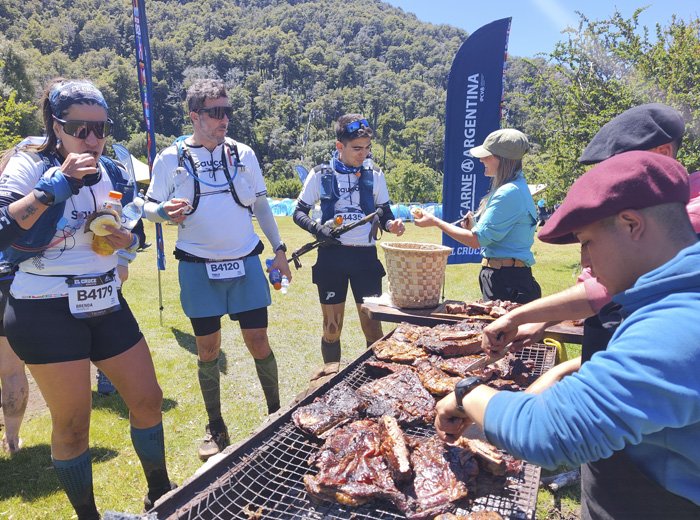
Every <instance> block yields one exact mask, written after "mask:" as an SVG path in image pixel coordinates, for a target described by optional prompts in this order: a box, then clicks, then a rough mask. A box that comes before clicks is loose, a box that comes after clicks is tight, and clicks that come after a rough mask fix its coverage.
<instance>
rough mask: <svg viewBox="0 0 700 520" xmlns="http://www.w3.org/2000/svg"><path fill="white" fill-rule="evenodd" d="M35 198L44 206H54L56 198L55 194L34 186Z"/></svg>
mask: <svg viewBox="0 0 700 520" xmlns="http://www.w3.org/2000/svg"><path fill="white" fill-rule="evenodd" d="M34 198H35V199H36V200H38V201H39V202H40V203H41V204H43V205H44V206H52V205H53V203H54V200H55V199H54V196H53V194H51V193H46V192H45V191H42V190H37V189H36V188H34Z"/></svg>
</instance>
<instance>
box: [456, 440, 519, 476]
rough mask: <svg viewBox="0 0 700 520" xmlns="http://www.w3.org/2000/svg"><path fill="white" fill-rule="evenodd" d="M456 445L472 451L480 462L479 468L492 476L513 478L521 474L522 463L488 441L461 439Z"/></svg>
mask: <svg viewBox="0 0 700 520" xmlns="http://www.w3.org/2000/svg"><path fill="white" fill-rule="evenodd" d="M455 445H456V446H460V447H462V448H465V449H467V450H469V451H471V452H472V453H473V454H474V456H475V457H476V459H477V461H479V467H480V468H481V469H482V470H483V471H486V472H488V473H490V474H491V475H495V476H498V477H502V476H506V475H511V476H512V475H517V474H518V473H520V470H521V469H522V461H520V460H518V459H516V458H515V457H513V456H512V455H509V454H508V453H506V452H504V451H500V450H499V449H498V448H496V446H494V445H492V444H489V443H488V442H486V441H482V440H479V439H467V438H466V437H460V438H459V439H457V442H455Z"/></svg>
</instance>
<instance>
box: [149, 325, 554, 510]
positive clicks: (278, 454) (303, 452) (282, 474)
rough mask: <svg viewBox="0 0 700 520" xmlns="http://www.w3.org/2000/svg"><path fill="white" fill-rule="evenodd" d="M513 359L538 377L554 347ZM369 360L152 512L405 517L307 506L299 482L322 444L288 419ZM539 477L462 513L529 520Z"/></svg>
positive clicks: (351, 380) (518, 480)
mask: <svg viewBox="0 0 700 520" xmlns="http://www.w3.org/2000/svg"><path fill="white" fill-rule="evenodd" d="M387 336H388V335H387ZM517 355H518V357H521V358H523V359H531V360H533V361H535V370H534V372H535V373H536V374H538V375H539V374H541V373H543V372H545V371H546V370H547V369H549V368H551V367H552V366H554V361H555V356H556V348H555V347H552V346H547V345H535V346H532V347H528V348H526V349H524V350H523V351H522V352H520V353H518V354H517ZM372 359H376V358H374V355H373V353H372V351H371V349H369V350H367V352H365V353H364V354H362V355H361V356H360V357H358V358H357V359H356V360H355V361H353V362H352V363H350V364H349V365H348V366H347V367H345V369H343V370H342V371H341V372H339V373H338V374H336V375H335V376H334V377H333V378H332V379H330V380H329V381H327V382H326V383H325V384H323V385H321V386H320V387H319V388H317V389H316V390H315V391H314V392H312V393H310V394H309V395H308V396H306V397H305V398H304V399H303V400H301V401H300V402H299V403H297V404H296V405H295V406H293V407H292V408H290V409H289V410H287V411H286V412H285V413H284V414H282V415H281V416H280V417H278V418H276V419H275V420H273V421H271V422H270V423H269V424H267V425H266V426H264V427H263V428H261V429H260V430H259V431H257V432H256V433H255V434H254V435H252V436H251V437H250V438H249V439H247V440H246V441H244V442H242V443H241V444H239V445H238V446H237V447H235V448H233V449H232V450H231V451H230V452H229V453H227V454H226V455H225V456H224V457H223V458H222V459H221V460H220V461H218V462H217V463H215V464H213V465H212V466H211V467H210V468H208V469H207V470H206V471H204V472H203V473H201V474H200V475H198V476H196V477H194V478H193V479H192V480H190V481H189V482H187V483H186V484H184V485H183V486H182V487H180V488H178V489H177V490H176V491H175V492H174V493H173V494H172V495H170V496H169V497H167V498H166V499H165V500H163V501H162V502H161V503H160V504H159V505H158V506H157V507H156V508H154V509H153V510H152V512H155V513H157V514H158V518H161V519H164V518H167V519H188V520H189V519H201V520H218V519H221V520H224V519H225V520H230V519H241V520H252V519H257V518H266V519H267V518H269V519H284V520H292V519H313V520H321V519H338V520H341V519H357V520H364V519H368V520H374V519H403V518H405V517H404V516H403V515H402V514H401V513H399V512H398V511H397V510H396V509H395V508H394V507H393V506H391V505H389V504H384V503H381V502H377V501H374V502H370V503H369V504H365V505H364V506H361V507H356V508H353V507H345V506H341V505H339V504H336V503H333V502H327V501H323V502H320V503H319V502H313V501H312V500H311V498H310V497H309V496H308V494H307V493H306V490H305V489H304V484H303V475H306V474H309V473H316V469H315V468H312V467H310V466H309V464H308V462H307V461H308V458H309V456H310V455H311V454H312V453H315V452H316V451H317V450H318V449H319V448H320V447H321V446H322V444H323V441H320V440H318V439H313V438H311V437H310V436H308V435H306V434H304V433H303V432H301V431H300V430H298V429H297V428H296V426H294V423H293V421H292V417H291V416H292V413H293V412H294V410H296V409H297V408H298V407H300V406H305V405H307V404H309V403H311V402H312V401H313V400H314V399H316V398H317V397H319V396H321V395H323V394H324V393H326V392H327V391H328V390H330V389H331V388H332V387H334V386H336V385H337V384H339V383H341V382H344V383H346V384H349V385H350V386H351V387H353V388H357V387H359V386H360V385H362V384H364V383H366V382H368V381H371V380H373V379H376V378H373V377H371V376H368V375H367V374H366V373H365V370H364V364H365V363H366V362H367V361H369V360H372ZM404 431H405V432H406V434H407V435H411V436H417V437H427V436H430V435H432V434H434V432H435V430H434V428H433V427H432V426H418V427H411V428H405V429H404ZM539 478H540V468H539V467H538V466H534V465H532V464H528V463H524V464H523V469H522V470H521V472H520V474H519V475H518V476H517V477H515V478H514V479H511V480H510V481H509V483H508V485H507V486H506V487H505V489H504V490H503V491H504V492H503V494H500V495H494V494H488V495H485V496H483V497H479V498H477V499H476V500H475V501H474V502H473V503H472V507H471V508H470V509H469V510H471V511H476V510H480V509H489V510H493V511H497V512H499V513H501V515H503V516H504V518H511V519H516V520H530V519H533V518H534V516H535V509H536V505H537V491H538V487H539ZM251 504H252V506H251ZM259 507H262V508H263V509H262V510H261V514H262V516H256V512H257V511H258V508H259ZM246 508H247V509H246ZM457 512H463V513H466V512H468V510H465V509H459V508H458V509H457Z"/></svg>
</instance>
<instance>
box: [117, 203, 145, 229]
mask: <svg viewBox="0 0 700 520" xmlns="http://www.w3.org/2000/svg"><path fill="white" fill-rule="evenodd" d="M145 202H146V201H144V200H143V199H142V198H141V197H139V196H137V197H134V200H132V201H131V202H129V204H127V205H126V206H124V208H123V209H122V226H123V227H125V228H126V229H128V230H129V231H131V230H132V229H134V226H135V225H136V224H138V222H139V220H140V219H141V217H142V216H143V205H144V203H145Z"/></svg>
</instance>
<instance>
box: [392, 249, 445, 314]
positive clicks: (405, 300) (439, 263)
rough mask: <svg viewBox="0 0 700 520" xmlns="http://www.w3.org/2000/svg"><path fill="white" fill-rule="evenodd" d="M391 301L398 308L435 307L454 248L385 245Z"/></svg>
mask: <svg viewBox="0 0 700 520" xmlns="http://www.w3.org/2000/svg"><path fill="white" fill-rule="evenodd" d="M381 246H382V248H383V249H384V256H385V257H386V271H387V274H388V275H389V292H390V293H391V301H392V302H393V303H394V305H396V306H397V307H404V308H408V309H423V308H426V307H435V306H436V305H437V304H438V302H439V301H440V289H441V288H442V282H443V280H444V277H445V266H446V265H447V257H448V256H450V253H451V252H452V248H450V247H445V246H440V245H436V244H421V243H419V242H388V243H382V244H381Z"/></svg>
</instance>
